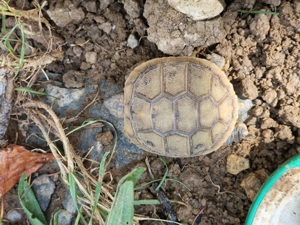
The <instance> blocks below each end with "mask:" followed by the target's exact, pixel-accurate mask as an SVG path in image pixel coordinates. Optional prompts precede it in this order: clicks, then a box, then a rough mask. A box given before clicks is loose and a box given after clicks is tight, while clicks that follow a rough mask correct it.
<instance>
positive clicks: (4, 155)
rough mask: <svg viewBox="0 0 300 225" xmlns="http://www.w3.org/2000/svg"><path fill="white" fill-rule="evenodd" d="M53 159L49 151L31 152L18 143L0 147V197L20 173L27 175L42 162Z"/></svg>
mask: <svg viewBox="0 0 300 225" xmlns="http://www.w3.org/2000/svg"><path fill="white" fill-rule="evenodd" d="M53 160H54V157H53V155H52V154H50V153H46V154H41V153H36V152H31V151H28V150H26V149H25V148H24V147H22V146H18V145H9V146H7V148H4V149H0V197H2V196H4V195H5V194H6V193H7V192H8V191H9V190H10V189H11V188H12V187H13V186H14V185H15V184H16V183H17V182H18V181H19V180H20V178H21V176H22V174H24V173H25V174H26V175H27V176H29V175H30V174H32V173H34V172H35V171H37V170H38V169H39V168H40V167H41V166H42V165H43V164H44V163H47V162H51V161H53Z"/></svg>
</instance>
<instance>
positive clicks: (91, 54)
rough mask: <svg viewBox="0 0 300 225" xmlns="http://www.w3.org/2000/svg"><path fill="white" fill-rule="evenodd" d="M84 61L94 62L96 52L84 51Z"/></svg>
mask: <svg viewBox="0 0 300 225" xmlns="http://www.w3.org/2000/svg"><path fill="white" fill-rule="evenodd" d="M85 61H86V62H87V63H90V64H95V63H96V62H97V53H96V52H86V53H85Z"/></svg>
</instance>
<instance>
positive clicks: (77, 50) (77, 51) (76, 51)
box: [73, 46, 82, 57]
mask: <svg viewBox="0 0 300 225" xmlns="http://www.w3.org/2000/svg"><path fill="white" fill-rule="evenodd" d="M73 53H74V54H75V55H76V56H77V57H80V56H81V54H82V48H81V47H79V46H74V47H73Z"/></svg>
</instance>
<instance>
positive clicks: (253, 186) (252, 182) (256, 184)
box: [241, 169, 269, 201]
mask: <svg viewBox="0 0 300 225" xmlns="http://www.w3.org/2000/svg"><path fill="white" fill-rule="evenodd" d="M268 177H269V174H268V172H267V171H266V170H265V169H260V170H257V171H255V172H253V173H249V174H248V175H247V176H246V177H245V178H244V179H243V180H242V182H241V187H242V188H243V189H244V190H245V192H246V195H247V197H248V198H249V199H250V200H251V201H253V200H254V198H255V196H256V194H257V193H258V191H259V189H260V187H261V186H262V184H263V183H264V182H265V180H266V179H267V178H268Z"/></svg>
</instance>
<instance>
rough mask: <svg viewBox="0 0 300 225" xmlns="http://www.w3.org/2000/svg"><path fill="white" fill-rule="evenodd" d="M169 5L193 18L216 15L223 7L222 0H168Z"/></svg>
mask: <svg viewBox="0 0 300 225" xmlns="http://www.w3.org/2000/svg"><path fill="white" fill-rule="evenodd" d="M168 2H169V5H170V6H171V7H172V8H174V9H176V10H177V11H179V12H181V13H184V14H186V15H187V16H188V17H190V18H192V19H193V20H205V19H209V18H213V17H216V16H218V15H219V14H220V13H221V12H222V11H223V10H224V7H225V2H224V1H223V0H168Z"/></svg>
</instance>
